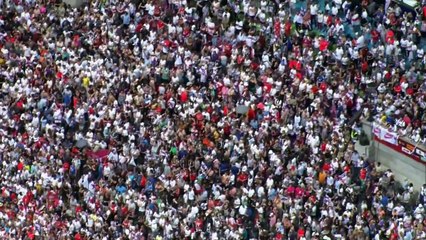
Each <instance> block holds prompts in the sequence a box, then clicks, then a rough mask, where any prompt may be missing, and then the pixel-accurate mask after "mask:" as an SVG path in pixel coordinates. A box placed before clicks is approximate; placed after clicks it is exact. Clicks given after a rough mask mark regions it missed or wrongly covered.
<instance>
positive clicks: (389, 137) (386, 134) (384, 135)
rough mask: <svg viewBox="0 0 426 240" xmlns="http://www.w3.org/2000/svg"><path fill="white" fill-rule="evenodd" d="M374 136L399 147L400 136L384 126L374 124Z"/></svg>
mask: <svg viewBox="0 0 426 240" xmlns="http://www.w3.org/2000/svg"><path fill="white" fill-rule="evenodd" d="M373 134H374V136H376V137H378V138H379V139H380V140H383V141H386V142H388V143H391V144H394V145H398V134H396V133H394V132H391V131H389V130H387V129H386V128H384V127H382V126H379V125H376V124H374V125H373Z"/></svg>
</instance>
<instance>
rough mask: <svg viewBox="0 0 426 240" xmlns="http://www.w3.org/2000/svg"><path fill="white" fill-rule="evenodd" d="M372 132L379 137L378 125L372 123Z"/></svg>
mask: <svg viewBox="0 0 426 240" xmlns="http://www.w3.org/2000/svg"><path fill="white" fill-rule="evenodd" d="M373 134H374V136H376V137H378V138H380V127H379V126H377V125H376V124H373Z"/></svg>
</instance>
